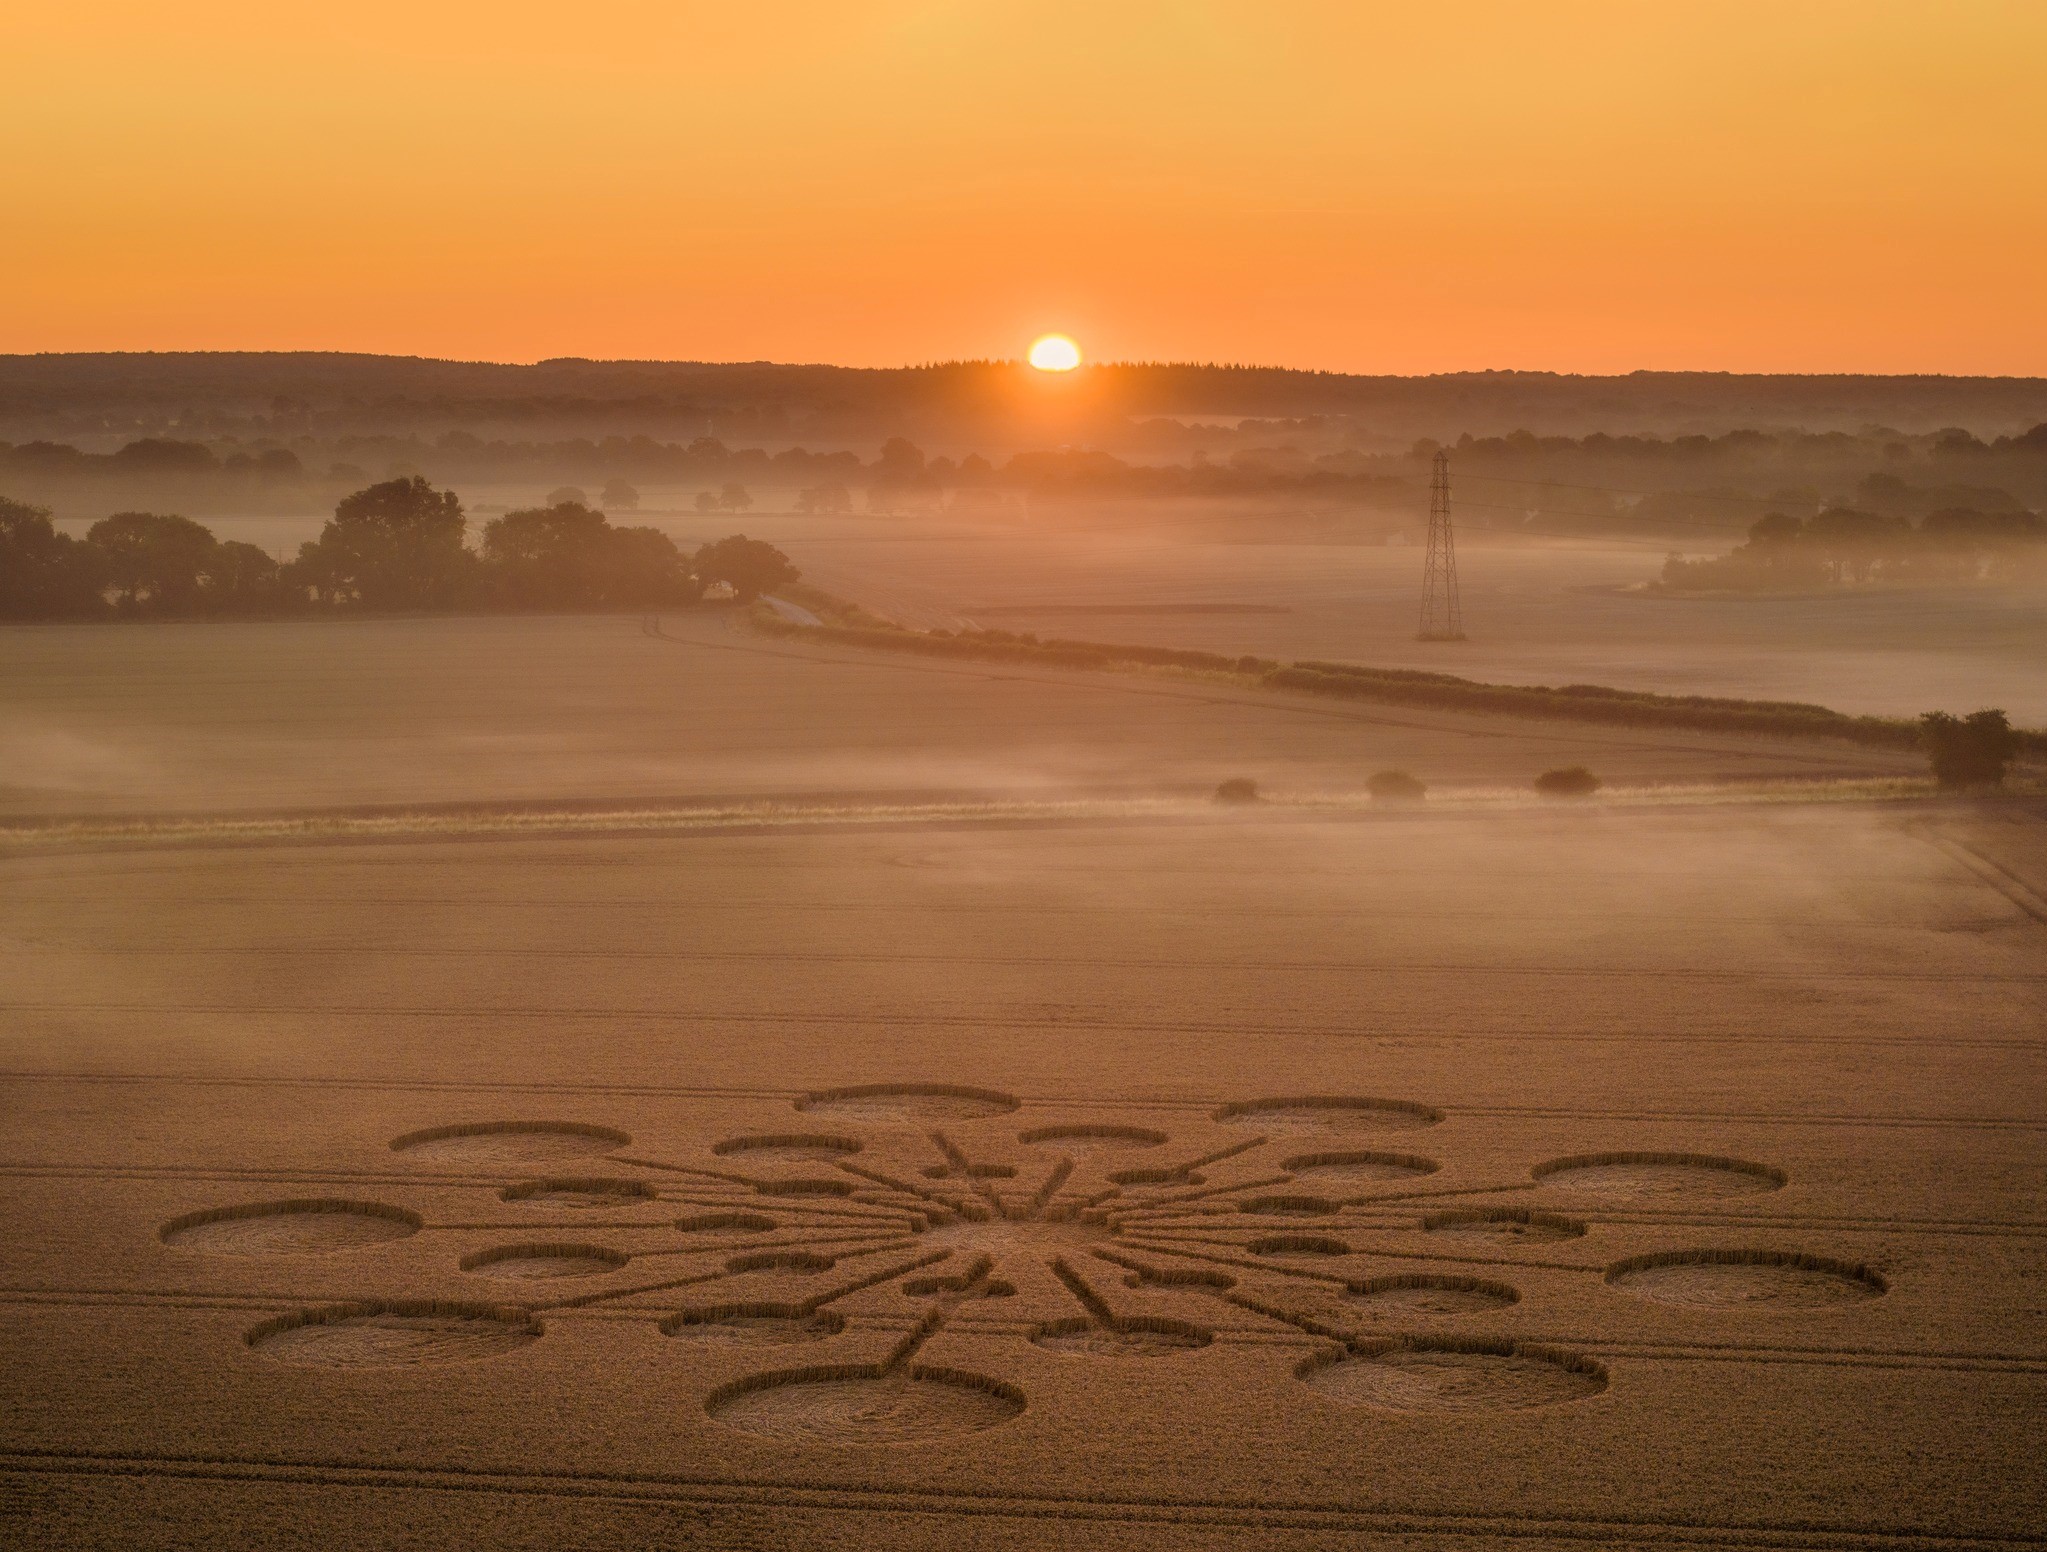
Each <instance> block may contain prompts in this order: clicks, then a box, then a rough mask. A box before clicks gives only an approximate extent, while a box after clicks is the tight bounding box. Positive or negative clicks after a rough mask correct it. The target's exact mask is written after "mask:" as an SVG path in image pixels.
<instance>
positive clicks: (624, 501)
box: [597, 480, 640, 512]
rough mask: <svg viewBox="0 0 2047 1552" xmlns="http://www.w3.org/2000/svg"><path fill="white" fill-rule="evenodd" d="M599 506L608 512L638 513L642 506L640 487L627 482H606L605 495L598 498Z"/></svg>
mask: <svg viewBox="0 0 2047 1552" xmlns="http://www.w3.org/2000/svg"><path fill="white" fill-rule="evenodd" d="M597 504H598V505H599V506H601V507H603V508H604V509H605V510H606V511H607V512H632V511H637V510H638V508H639V505H640V492H639V487H638V486H636V485H633V484H632V483H630V482H629V481H626V480H606V481H605V482H604V493H603V494H602V495H600V496H599V497H598V498H597Z"/></svg>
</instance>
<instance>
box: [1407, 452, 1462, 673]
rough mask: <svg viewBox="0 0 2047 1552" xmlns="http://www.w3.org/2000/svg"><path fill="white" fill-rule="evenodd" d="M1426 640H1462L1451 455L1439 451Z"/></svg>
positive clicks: (1425, 600) (1426, 578)
mask: <svg viewBox="0 0 2047 1552" xmlns="http://www.w3.org/2000/svg"><path fill="white" fill-rule="evenodd" d="M1418 637H1419V639H1420V640H1422V641H1462V640H1463V639H1464V608H1463V605H1461V604H1460V603H1458V601H1457V541H1456V539H1455V537H1454V536H1453V535H1452V534H1451V532H1450V455H1449V454H1448V453H1446V452H1438V453H1437V454H1436V468H1435V473H1434V475H1433V476H1432V477H1431V478H1430V480H1429V559H1428V565H1427V567H1426V569H1424V571H1423V572H1422V628H1421V630H1420V632H1419V633H1418Z"/></svg>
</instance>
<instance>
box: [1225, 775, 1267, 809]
mask: <svg viewBox="0 0 2047 1552" xmlns="http://www.w3.org/2000/svg"><path fill="white" fill-rule="evenodd" d="M1215 800H1216V802H1218V803H1256V802H1257V801H1258V783H1257V782H1255V781H1253V780H1252V779H1251V778H1250V777H1248V776H1232V777H1231V778H1230V779H1229V780H1228V781H1226V782H1224V783H1223V784H1222V785H1221V786H1220V787H1217V788H1216V789H1215Z"/></svg>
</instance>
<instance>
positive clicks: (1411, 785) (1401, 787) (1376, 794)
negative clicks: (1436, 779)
mask: <svg viewBox="0 0 2047 1552" xmlns="http://www.w3.org/2000/svg"><path fill="white" fill-rule="evenodd" d="M1365 790H1366V791H1367V792H1369V793H1371V794H1372V801H1373V802H1375V803H1419V802H1420V801H1421V800H1422V799H1423V798H1424V797H1425V796H1427V795H1428V790H1429V789H1428V787H1427V785H1426V784H1425V783H1423V782H1422V781H1421V780H1420V779H1419V778H1417V777H1414V776H1411V775H1409V774H1408V773H1407V772H1406V771H1375V772H1373V773H1372V775H1371V776H1370V777H1368V778H1367V779H1366V781H1365Z"/></svg>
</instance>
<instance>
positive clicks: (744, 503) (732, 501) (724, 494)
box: [718, 480, 753, 512]
mask: <svg viewBox="0 0 2047 1552" xmlns="http://www.w3.org/2000/svg"><path fill="white" fill-rule="evenodd" d="M718 505H719V506H721V507H723V508H724V509H725V510H726V511H727V512H744V511H745V510H746V509H747V508H748V507H750V506H752V505H753V497H751V496H749V495H748V494H747V493H746V487H745V486H744V485H741V484H740V483H739V482H738V481H736V480H735V481H733V482H732V483H731V484H729V485H727V486H726V487H725V488H724V489H723V490H721V491H719V492H718Z"/></svg>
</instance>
